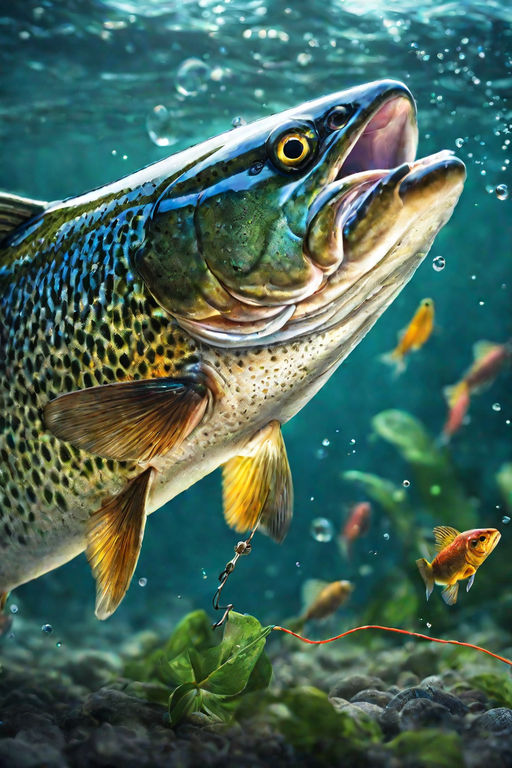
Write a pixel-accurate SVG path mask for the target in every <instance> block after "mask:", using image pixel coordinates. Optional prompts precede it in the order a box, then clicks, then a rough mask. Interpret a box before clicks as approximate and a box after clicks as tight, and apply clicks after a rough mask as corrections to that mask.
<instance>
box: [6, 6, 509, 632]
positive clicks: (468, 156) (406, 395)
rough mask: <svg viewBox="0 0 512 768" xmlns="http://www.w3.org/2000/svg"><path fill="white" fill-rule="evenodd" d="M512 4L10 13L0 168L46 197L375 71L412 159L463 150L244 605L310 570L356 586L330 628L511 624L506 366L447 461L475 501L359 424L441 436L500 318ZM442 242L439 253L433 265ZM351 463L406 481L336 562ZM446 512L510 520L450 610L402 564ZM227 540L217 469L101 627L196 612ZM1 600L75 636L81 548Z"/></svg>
mask: <svg viewBox="0 0 512 768" xmlns="http://www.w3.org/2000/svg"><path fill="white" fill-rule="evenodd" d="M511 20H512V12H511V11H510V10H509V6H508V3H507V2H506V0H502V1H501V2H493V3H489V2H486V3H484V2H481V3H480V2H458V3H450V2H448V3H443V4H441V3H432V2H427V1H426V0H423V1H422V0H419V2H409V1H408V0H405V1H404V2H395V3H386V4H384V3H378V2H374V3H360V2H352V1H349V2H342V1H341V0H337V1H335V0H325V2H322V3H315V2H313V0H308V1H307V2H300V3H291V2H290V3H285V2H270V1H269V2H263V1H262V0H252V2H239V1H233V2H228V0H224V2H220V0H217V1H215V0H214V1H210V0H200V2H196V1H195V0H182V2H180V3H177V2H170V1H168V2H162V1H160V0H145V1H142V2H136V0H132V2H128V1H126V2H125V1H124V0H105V1H104V2H99V0H96V2H78V1H77V2H61V3H59V2H53V3H52V2H48V1H42V0H39V2H37V0H30V1H25V2H18V3H12V4H9V5H8V6H7V5H6V4H5V6H4V8H3V17H2V18H1V19H0V72H1V73H2V76H1V80H0V88H1V95H2V97H1V103H0V114H1V118H0V156H1V163H0V175H1V178H0V184H1V186H2V188H4V189H7V190H9V191H13V192H17V193H19V194H24V195H28V196H31V197H36V198H41V199H46V200H52V199H59V198H62V197H66V196H70V195H74V194H78V193H80V192H82V191H86V190H88V189H90V188H93V187H95V186H98V185H101V184H104V183H106V182H108V181H111V180H114V179H116V178H118V177H120V176H122V175H125V174H127V173H129V172H130V171H132V170H135V169H137V168H139V167H141V166H143V165H147V164H148V163H151V162H154V161H156V160H159V159H161V158H163V157H165V156H167V155H168V154H169V153H171V152H174V151H178V150H180V149H182V148H184V147H186V146H188V145H190V144H192V143H194V142H195V141H201V140H203V139H205V138H207V137H208V136H211V135H213V134H215V133H217V132H220V131H223V130H226V129H227V128H229V127H230V126H231V125H232V124H233V121H234V123H235V124H236V122H237V121H240V120H246V121H249V120H252V119H255V118H258V117H261V116H263V115H266V114H270V113H272V112H276V111H279V110H281V109H285V108H287V107H291V106H294V105H295V104H299V103H301V102H302V101H305V100H307V99H309V98H312V97H315V96H317V95H320V94H324V93H329V92H330V91H334V90H339V89H342V88H344V87H349V86H351V85H354V84H357V83H363V82H366V81H370V80H374V79H379V78H382V77H393V78H398V79H400V80H403V81H404V82H405V83H406V84H407V85H408V86H409V88H410V89H411V90H412V92H413V94H414V96H415V98H416V100H417V105H418V113H419V127H420V145H419V149H418V153H419V155H426V154H429V153H431V152H435V151H437V150H440V149H443V148H447V149H453V150H454V151H456V153H457V155H458V156H459V157H460V158H461V159H463V160H464V161H465V162H466V164H467V169H468V181H467V184H466V188H465V191H464V193H463V196H462V199H461V201H460V203H459V205H458V207H457V208H456V210H455V213H454V216H453V218H452V220H451V221H450V223H449V224H448V226H446V227H445V228H444V229H443V230H442V232H441V233H440V235H439V236H438V237H437V239H436V241H435V244H434V246H433V249H432V251H431V253H430V255H429V256H428V258H427V259H426V261H425V263H424V264H423V266H422V267H421V268H420V269H419V270H418V272H417V273H416V275H415V277H414V278H413V280H412V282H411V283H410V284H409V285H408V286H407V287H406V289H405V290H404V291H403V293H402V294H401V295H400V297H399V298H398V299H397V300H396V302H395V303H394V305H393V306H392V307H391V308H390V309H389V310H388V311H387V312H386V313H385V315H384V316H383V317H382V319H381V320H380V321H379V322H378V324H377V326H376V327H375V328H374V329H373V330H372V331H371V333H370V334H369V336H368V337H367V338H366V339H365V340H364V341H363V342H362V343H361V345H360V346H359V347H358V348H357V349H356V350H355V351H354V352H353V353H352V355H351V356H350V358H349V359H348V360H347V361H346V362H345V363H344V364H343V365H342V367H341V368H340V369H339V370H338V371H337V372H336V374H335V375H334V376H333V378H332V379H331V380H330V382H329V383H328V384H327V385H326V386H325V387H324V388H323V389H322V391H321V392H320V393H319V394H318V395H317V396H316V397H315V399H314V400H313V401H312V402H311V403H310V404H309V405H308V406H307V407H306V408H305V409H304V410H303V411H302V412H301V413H300V414H299V415H298V416H297V417H296V418H295V419H294V420H293V421H292V422H291V423H290V424H287V425H286V426H285V428H284V435H285V439H286V443H287V448H288V454H289V459H290V464H291V467H292V472H293V475H294V483H295V499H296V501H295V512H294V521H293V524H292V528H291V530H290V533H289V535H288V537H287V539H286V541H285V542H284V543H283V545H282V546H277V545H275V544H273V543H272V542H270V541H268V540H267V539H265V538H264V537H263V536H257V537H256V540H255V544H254V550H253V552H252V554H251V555H250V557H248V558H247V559H245V560H242V561H241V562H240V564H239V565H238V566H237V569H236V572H235V574H234V575H233V577H232V578H231V580H230V582H229V584H228V586H227V587H226V596H227V598H228V599H229V600H231V601H233V602H234V604H235V606H236V608H237V610H239V611H247V612H251V613H254V614H256V615H257V616H258V617H259V618H260V619H261V620H262V621H264V622H268V621H272V622H283V621H284V620H285V619H286V617H288V616H290V615H291V614H294V613H298V612H299V611H300V607H301V587H302V585H303V583H304V582H305V581H306V580H307V579H309V578H317V579H325V580H327V581H330V580H333V579H339V578H349V579H351V580H352V581H353V582H354V584H355V591H354V593H353V595H352V598H351V600H350V602H349V603H348V604H347V606H346V608H344V609H342V611H340V612H339V614H338V615H337V617H336V619H335V620H333V621H332V622H331V624H330V625H328V626H329V627H331V628H334V629H337V628H340V629H342V628H347V627H349V626H352V625H355V624H357V623H361V622H364V621H366V620H368V619H370V618H371V619H372V620H374V621H376V622H381V623H386V622H390V621H395V622H396V623H398V624H400V625H401V626H404V627H407V628H409V629H412V630H416V631H421V630H422V629H424V628H425V627H426V625H427V623H428V624H431V625H432V629H431V631H432V632H436V631H437V632H446V633H450V634H452V635H455V636H459V637H460V639H470V637H469V636H468V631H470V630H471V629H473V628H476V626H477V625H482V626H485V624H486V622H488V621H490V620H494V621H496V622H498V623H500V624H501V626H503V627H506V626H507V623H509V622H510V618H511V617H512V590H511V587H510V576H509V571H508V563H509V562H510V558H511V556H512V524H509V523H508V521H507V517H508V515H511V514H512V511H511V509H510V508H507V504H506V499H505V498H504V496H503V494H502V493H501V492H500V489H499V487H498V483H497V481H496V475H497V473H498V472H499V470H500V468H501V467H502V465H503V464H504V463H505V462H510V461H512V398H511V394H510V393H511V387H510V375H511V374H510V370H504V371H503V372H502V373H501V375H500V376H499V377H498V379H497V380H496V381H495V382H494V383H493V385H492V387H490V388H489V389H488V390H486V391H485V392H483V393H482V394H481V395H479V396H475V398H474V399H473V402H472V404H471V409H470V419H469V422H468V423H467V424H465V425H464V426H463V428H462V429H461V430H460V431H459V433H457V435H455V437H454V438H453V440H452V443H451V445H450V448H449V451H448V452H447V453H446V455H445V457H444V458H443V461H442V463H443V462H444V466H445V467H446V466H448V463H449V462H450V463H451V464H452V465H453V475H454V476H456V477H457V478H458V483H459V486H458V488H459V490H458V491H457V492H458V493H459V500H460V496H461V495H462V496H463V497H464V498H465V499H468V500H469V501H468V504H467V505H465V506H464V504H462V505H461V506H463V507H464V509H463V511H461V509H460V508H457V509H455V508H454V493H453V487H454V483H455V481H448V480H446V469H443V470H441V469H439V468H437V469H436V468H434V469H433V470H432V468H431V469H430V470H429V471H428V472H426V471H425V470H424V468H423V470H421V469H420V470H419V471H418V468H417V467H416V468H415V467H413V466H411V464H410V462H408V461H406V460H404V458H403V457H401V456H400V455H399V453H398V452H397V450H396V449H395V448H394V447H393V445H391V444H390V443H389V442H388V441H386V440H384V439H382V437H379V436H378V435H376V433H375V429H374V426H372V420H373V418H374V417H375V416H376V414H378V413H380V412H382V411H385V410H387V409H401V410H404V411H407V412H409V413H410V414H412V415H414V416H415V417H416V418H418V419H420V420H421V422H422V423H423V424H424V426H425V428H426V429H427V430H428V431H429V432H430V434H431V435H432V436H433V437H434V438H435V437H437V436H438V435H439V433H440V431H441V428H442V425H443V421H444V418H445V402H444V399H443V394H442V391H443V387H445V386H446V385H448V384H451V383H453V382H454V381H456V380H457V378H459V377H460V376H461V374H462V373H463V371H464V370H465V369H466V368H467V366H468V365H469V364H470V362H471V348H472V345H473V343H474V342H475V341H478V340H480V339H490V340H492V341H496V342H504V341H506V340H507V339H508V338H509V337H510V336H511V335H512V316H511V309H510V308H511V290H512V267H511V255H512V248H511V245H512V179H511V174H510V157H511V140H512V114H511V105H510V99H509V98H508V97H509V95H510V93H511V87H512V30H511V26H510V22H511ZM190 59H195V60H197V61H196V62H195V63H194V62H192V63H191V62H190ZM501 185H508V187H509V188H510V190H511V195H510V196H507V192H506V189H503V188H502V187H501ZM500 188H501V189H502V191H501V192H500V191H499V189H500ZM497 189H498V192H497ZM439 256H442V257H443V258H444V259H445V262H446V266H445V268H444V269H442V270H441V271H436V270H435V269H434V268H433V259H434V258H435V257H439ZM426 296H431V297H432V298H433V299H434V301H435V303H436V310H437V315H436V332H435V333H434V335H433V337H432V338H431V339H430V341H429V342H428V343H427V345H426V346H425V347H424V348H423V349H422V350H421V351H420V352H418V353H417V354H415V355H413V356H412V358H411V359H410V362H409V366H408V369H407V371H406V372H405V373H404V374H403V375H402V376H401V377H399V378H393V376H392V375H391V372H390V370H389V369H388V368H387V367H385V366H384V365H383V364H382V363H381V362H380V361H379V356H380V355H381V354H382V353H384V352H386V351H388V350H389V349H391V348H392V347H393V346H394V345H395V343H396V337H397V333H398V331H399V330H400V329H401V328H403V327H404V326H405V325H407V323H408V322H409V320H410V318H411V317H412V315H413V313H414V311H415V309H416V307H417V305H418V303H419V301H420V300H421V299H422V298H424V297H426ZM348 471H361V472H369V473H375V474H377V475H379V476H381V477H383V478H385V479H387V480H389V481H391V482H392V483H393V484H394V485H395V486H396V489H397V490H398V497H397V499H398V500H397V501H396V504H395V505H394V507H393V509H391V510H389V509H388V510H386V509H385V508H384V507H383V506H382V505H379V504H378V503H374V512H373V518H372V526H371V529H370V532H369V534H368V535H367V536H366V537H365V538H362V539H360V540H359V541H358V542H357V543H356V545H355V547H354V553H353V557H352V558H351V560H350V561H347V560H346V559H345V558H343V557H342V556H341V555H340V552H339V549H338V546H337V544H336V534H337V533H338V531H339V529H340V526H341V524H342V522H343V520H344V518H345V515H346V510H347V508H348V506H349V505H350V504H351V503H352V502H354V501H359V500H364V499H367V498H368V496H367V495H366V494H365V491H364V489H361V488H360V487H358V486H357V485H355V484H354V483H353V482H350V481H349V480H348V479H347V478H344V477H343V473H345V472H348ZM439 477H441V480H440V479H439ZM404 481H408V482H409V483H410V484H409V486H408V487H405V488H404V486H403V483H404ZM406 485H407V483H406ZM422 488H423V490H424V491H425V488H426V489H427V490H426V491H425V492H424V493H421V492H420V490H421V489H422ZM439 488H440V490H439ZM400 498H403V501H400ZM509 500H510V496H509ZM317 517H325V518H327V519H328V520H329V521H331V523H332V526H333V530H334V536H333V538H332V539H331V540H330V541H324V542H322V541H318V540H317V539H315V537H314V536H312V535H311V531H310V529H311V524H312V521H313V520H314V519H315V518H317ZM439 524H443V525H454V524H456V525H458V526H460V527H464V526H465V527H473V526H474V525H478V526H495V527H497V528H499V529H500V530H501V532H502V540H501V542H500V544H499V546H498V548H497V550H496V551H495V552H494V554H493V555H492V557H491V558H490V559H489V561H488V562H487V563H485V565H484V566H483V567H482V569H481V570H480V571H479V573H478V574H477V578H476V580H475V585H474V587H473V589H472V591H471V592H470V593H469V594H466V593H465V592H462V591H461V596H460V599H459V603H458V604H457V606H455V607H453V608H448V607H446V606H445V605H444V604H443V603H442V601H441V598H440V595H439V593H438V590H436V594H434V595H433V596H432V598H431V600H430V602H429V604H428V605H427V604H426V603H425V599H424V588H423V584H422V582H421V579H420V577H419V574H418V573H417V571H416V569H415V565H414V560H415V559H416V558H417V557H419V556H420V555H421V554H423V553H422V552H420V551H419V550H418V537H421V536H423V535H425V537H426V540H427V541H428V533H429V531H430V530H431V528H432V527H433V525H439ZM236 541H237V536H236V534H234V533H233V532H232V531H230V530H229V529H228V528H227V527H226V525H225V523H224V521H223V517H222V511H221V494H220V473H219V472H216V473H214V474H213V475H212V476H210V477H208V478H205V480H203V481H202V482H201V483H199V484H197V485H196V486H194V487H193V488H191V489H190V490H189V491H187V492H186V493H184V494H182V495H181V496H180V497H178V498H176V499H174V500H173V501H172V502H171V503H169V504H168V505H166V507H165V508H163V509H161V510H160V511H159V512H158V513H156V514H155V515H153V516H152V517H151V518H150V520H149V522H148V526H147V528H146V534H145V541H144V546H143V548H142V555H141V558H140V561H139V564H138V567H137V571H136V575H135V578H134V581H133V583H132V586H131V589H130V591H129V593H128V595H127V597H126V598H125V600H124V602H123V603H122V605H121V607H120V608H119V610H118V611H117V613H116V614H115V616H114V617H112V618H111V619H110V620H109V621H108V622H107V624H106V625H98V627H97V630H96V631H97V632H99V633H102V632H103V633H105V637H114V636H115V635H116V632H117V633H119V634H120V635H121V636H123V633H124V634H126V633H127V632H128V629H127V628H129V627H133V628H145V627H149V628H151V627H162V626H165V625H166V624H168V623H169V622H170V621H171V620H172V621H174V620H175V619H176V618H177V617H179V616H180V615H182V614H183V613H185V612H186V610H189V609H190V608H192V607H204V608H206V609H208V610H210V608H209V606H210V602H211V598H212V595H213V592H214V590H215V588H216V586H217V576H218V573H219V571H220V570H221V569H222V568H223V566H224V564H225V562H226V561H227V560H228V559H229V558H230V557H231V555H232V550H233V545H234V544H235V543H236ZM139 580H140V581H139ZM141 585H144V586H141ZM13 601H14V602H15V604H16V605H17V606H18V612H19V613H20V615H23V616H24V618H25V619H27V621H28V624H27V625H24V626H33V627H34V631H40V630H39V628H40V627H41V626H42V625H43V624H47V623H49V624H51V625H52V626H53V627H54V635H53V637H57V636H58V637H62V638H64V639H66V640H68V638H71V637H72V635H73V632H74V631H76V629H77V628H78V629H80V627H82V626H85V625H86V624H87V623H88V622H90V621H91V616H92V614H93V610H94V584H93V581H92V578H91V576H90V573H89V569H88V566H87V564H86V562H85V558H84V557H80V558H78V559H77V560H75V561H74V562H72V563H70V564H69V565H68V566H65V567H63V568H61V569H60V570H58V571H55V572H53V573H50V574H48V575H46V576H45V577H42V578H40V579H39V580H37V581H36V582H32V583H31V584H28V585H26V586H24V587H22V588H20V589H18V590H17V591H16V593H15V595H14V596H13ZM468 628H469V630H468ZM25 631H27V630H25ZM312 632H316V633H317V634H320V635H321V634H325V633H326V632H327V628H323V627H317V628H316V629H315V628H312ZM463 635H464V636H463ZM13 640H14V641H15V640H16V638H13Z"/></svg>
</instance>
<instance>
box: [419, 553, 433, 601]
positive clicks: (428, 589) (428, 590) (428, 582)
mask: <svg viewBox="0 0 512 768" xmlns="http://www.w3.org/2000/svg"><path fill="white" fill-rule="evenodd" d="M416 565H417V566H418V570H419V572H420V575H421V578H422V579H423V581H424V582H425V594H426V596H427V600H428V599H429V597H430V595H431V594H432V592H433V589H434V574H433V572H432V565H431V563H429V562H428V560H427V559H426V558H424V557H420V559H419V560H416Z"/></svg>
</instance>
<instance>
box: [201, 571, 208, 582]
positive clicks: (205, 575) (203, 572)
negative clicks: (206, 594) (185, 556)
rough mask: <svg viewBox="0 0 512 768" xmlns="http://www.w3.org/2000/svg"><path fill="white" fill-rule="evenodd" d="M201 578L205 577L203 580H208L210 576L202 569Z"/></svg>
mask: <svg viewBox="0 0 512 768" xmlns="http://www.w3.org/2000/svg"><path fill="white" fill-rule="evenodd" d="M201 576H202V577H203V579H207V578H208V574H207V573H206V571H205V569H204V568H201Z"/></svg>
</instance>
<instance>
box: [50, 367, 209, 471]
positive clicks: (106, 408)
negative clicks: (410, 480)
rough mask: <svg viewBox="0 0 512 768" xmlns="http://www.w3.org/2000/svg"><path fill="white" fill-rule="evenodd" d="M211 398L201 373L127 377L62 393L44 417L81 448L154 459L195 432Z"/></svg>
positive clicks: (123, 458)
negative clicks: (200, 378) (197, 374)
mask: <svg viewBox="0 0 512 768" xmlns="http://www.w3.org/2000/svg"><path fill="white" fill-rule="evenodd" d="M208 400H209V390H208V389H207V387H206V385H205V384H203V383H202V382H201V381H200V380H199V379H197V380H195V379H194V378H190V379H188V378H183V379H174V378H160V379H144V380H141V381H124V382H121V383H118V384H105V385H104V386H100V387H90V388H88V389H81V390H79V391H77V392H70V393H68V394H65V395H60V396H59V397H57V398H55V400H51V401H50V402H49V403H48V404H47V405H46V407H45V409H44V420H45V424H46V428H47V429H48V430H49V431H50V432H52V433H53V434H54V435H55V436H56V437H58V438H60V439H61V440H66V441H67V442H70V443H72V444H73V445H75V446H76V447H77V448H83V449H84V450H86V451H89V452H90V453H94V454H97V455H98V456H103V457H105V458H109V459H117V460H118V461H127V460H135V461H137V460H138V461H149V460H150V459H151V458H153V457H154V456H159V455H163V454H165V453H168V452H169V451H170V450H171V449H173V448H176V447H177V446H178V445H179V444H180V443H181V442H182V441H183V440H184V439H185V438H186V437H187V436H188V435H189V434H190V433H191V432H192V430H193V429H194V427H196V426H197V424H198V423H199V422H200V421H201V419H202V417H203V415H204V413H205V410H206V407H207V405H208Z"/></svg>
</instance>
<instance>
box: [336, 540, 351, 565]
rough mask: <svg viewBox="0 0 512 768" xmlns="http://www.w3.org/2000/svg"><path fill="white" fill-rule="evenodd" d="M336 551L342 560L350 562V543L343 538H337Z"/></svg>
mask: <svg viewBox="0 0 512 768" xmlns="http://www.w3.org/2000/svg"><path fill="white" fill-rule="evenodd" d="M338 549H339V551H340V555H341V556H342V557H343V559H344V560H350V556H351V554H352V546H351V542H350V541H349V540H348V539H347V538H345V536H338Z"/></svg>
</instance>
